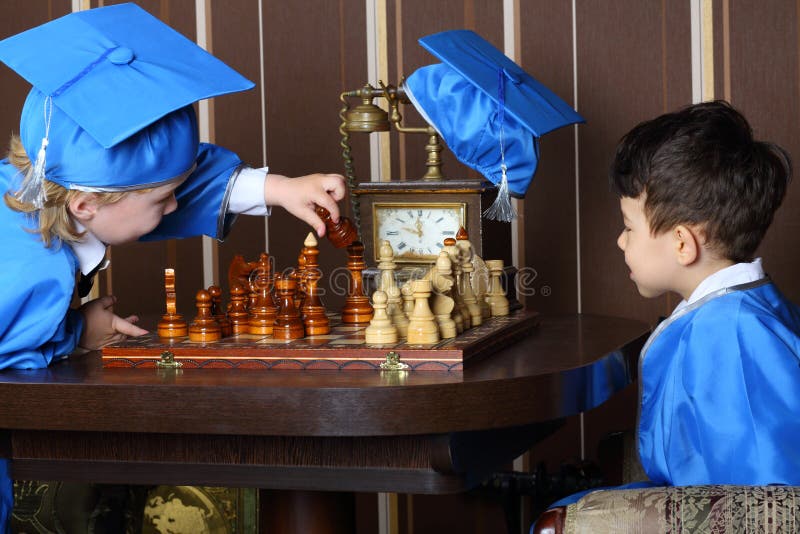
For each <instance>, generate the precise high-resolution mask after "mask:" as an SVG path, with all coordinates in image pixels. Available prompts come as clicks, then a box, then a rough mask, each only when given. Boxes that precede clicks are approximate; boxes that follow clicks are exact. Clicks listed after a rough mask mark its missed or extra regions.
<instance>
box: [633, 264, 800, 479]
mask: <svg viewBox="0 0 800 534" xmlns="http://www.w3.org/2000/svg"><path fill="white" fill-rule="evenodd" d="M798 336H800V308H798V307H797V306H796V305H795V304H793V303H791V302H789V301H788V300H787V299H786V298H785V297H784V296H783V295H782V294H781V293H780V291H778V288H777V287H775V285H774V284H773V283H771V282H770V281H769V279H767V278H764V279H762V280H759V281H757V282H753V283H750V284H744V285H741V286H734V287H730V288H725V289H721V290H718V291H716V292H713V293H711V294H709V295H707V296H706V297H704V298H702V299H700V300H699V301H698V302H695V303H694V304H690V305H689V306H687V307H685V308H684V309H682V310H680V311H678V312H677V313H675V314H673V315H672V316H670V317H669V318H668V319H666V320H665V321H664V322H663V323H661V324H660V325H659V326H658V328H657V329H656V330H655V332H653V335H652V336H651V337H650V339H649V340H648V342H647V344H646V345H645V347H644V348H643V350H642V355H641V358H640V362H639V368H640V404H639V410H640V412H639V424H638V430H639V456H640V459H641V461H642V466H643V467H644V469H645V472H646V473H647V475H648V477H649V478H650V480H651V481H652V482H653V483H654V484H656V485H674V486H686V485H696V484H741V485H765V484H791V485H800V447H798V444H799V443H800V337H798Z"/></svg>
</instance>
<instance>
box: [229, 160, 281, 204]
mask: <svg viewBox="0 0 800 534" xmlns="http://www.w3.org/2000/svg"><path fill="white" fill-rule="evenodd" d="M268 170H269V169H268V168H267V167H262V168H261V169H253V168H252V167H245V168H243V169H242V170H241V171H239V176H237V177H236V182H235V183H234V184H233V191H231V198H230V202H229V203H228V213H237V214H240V215H262V216H263V215H269V214H270V211H271V210H270V208H269V206H267V205H266V202H265V199H264V180H265V179H266V178H267V172H268Z"/></svg>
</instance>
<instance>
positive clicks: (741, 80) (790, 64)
mask: <svg viewBox="0 0 800 534" xmlns="http://www.w3.org/2000/svg"><path fill="white" fill-rule="evenodd" d="M799 23H800V20H799V19H798V5H797V4H796V3H795V2H778V1H770V2H765V3H763V4H760V5H757V6H756V5H749V4H748V3H747V2H731V6H730V21H729V24H730V32H731V36H730V84H731V103H732V104H733V105H734V106H736V107H737V108H738V109H739V110H741V111H742V112H743V113H744V115H745V116H746V117H747V119H748V120H749V121H750V124H751V126H752V127H753V131H754V134H755V137H756V138H758V139H764V140H768V141H772V142H775V143H778V144H779V145H781V146H782V147H784V148H785V149H786V150H788V151H789V153H790V155H791V156H792V157H793V159H794V168H795V172H796V171H797V169H799V168H800V129H798V126H797V125H798V119H800V99H798V96H800V82H798V78H800V68H799V67H798V42H799V41H798V24H799ZM798 235H800V184H798V180H797V179H796V177H795V180H794V181H793V183H791V184H790V185H789V189H788V193H787V196H786V198H785V200H784V203H783V206H782V207H781V208H780V210H778V213H777V215H776V216H775V220H774V222H773V224H772V227H771V228H770V230H769V231H768V232H767V236H766V238H765V239H764V241H763V243H762V246H761V247H760V248H759V251H758V253H759V255H761V256H762V257H763V259H764V269H765V270H766V271H767V272H768V273H769V274H770V276H772V278H773V279H774V280H775V281H776V282H777V284H778V286H779V287H780V288H781V290H782V291H783V292H784V293H785V294H786V295H787V296H788V297H789V298H791V299H792V300H794V301H795V302H800V278H799V277H798V276H797V273H798V265H800V247H798V244H800V239H798Z"/></svg>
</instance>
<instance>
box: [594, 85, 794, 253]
mask: <svg viewBox="0 0 800 534" xmlns="http://www.w3.org/2000/svg"><path fill="white" fill-rule="evenodd" d="M791 174H792V165H791V160H790V158H789V154H788V153H787V152H786V151H785V150H784V149H783V148H781V147H779V146H778V145H775V144H773V143H766V142H762V141H756V140H754V139H753V132H752V129H751V128H750V125H749V124H748V122H747V120H746V119H745V118H744V117H743V116H742V114H741V113H739V112H738V111H736V110H735V109H734V108H733V107H732V106H731V105H730V104H728V103H727V102H724V101H714V102H704V103H701V104H695V105H692V106H688V107H686V108H683V109H681V110H679V111H676V112H673V113H667V114H665V115H661V116H659V117H656V118H655V119H652V120H650V121H646V122H643V123H641V124H639V125H637V126H636V127H635V128H633V129H632V130H631V131H630V132H628V133H627V134H626V135H625V136H624V137H623V138H622V139H621V140H620V142H619V145H618V146H617V152H616V156H615V158H614V162H613V164H612V166H611V172H610V181H611V188H612V190H613V191H614V192H615V193H616V194H617V195H619V196H620V197H631V198H638V197H639V196H640V195H642V194H644V195H646V197H645V204H644V210H645V215H646V216H647V220H648V222H649V224H650V230H651V231H652V232H653V233H654V234H659V233H661V232H665V231H669V230H670V229H672V228H674V227H675V226H677V225H679V224H691V225H698V226H700V227H701V228H702V229H703V231H704V232H705V235H706V239H707V241H708V245H709V246H710V247H712V248H713V249H714V250H715V251H717V252H718V253H719V254H721V255H722V256H723V257H725V258H727V259H730V260H732V261H735V262H741V261H751V260H752V259H753V256H754V254H755V251H756V248H758V245H759V243H761V240H762V239H763V237H764V234H765V233H766V231H767V228H769V225H770V224H771V223H772V217H773V214H774V213H775V211H776V210H777V209H778V207H779V206H780V205H781V202H782V201H783V197H784V195H785V193H786V186H787V184H788V182H789V180H790V178H791Z"/></svg>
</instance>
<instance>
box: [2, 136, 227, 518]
mask: <svg viewBox="0 0 800 534" xmlns="http://www.w3.org/2000/svg"><path fill="white" fill-rule="evenodd" d="M196 164H197V165H196V168H195V171H194V172H193V173H192V174H191V176H189V178H187V180H186V181H185V182H184V183H183V184H182V185H181V186H180V187H179V188H178V189H177V190H176V197H177V200H178V209H177V210H176V211H175V212H173V213H171V214H169V215H167V216H166V217H164V219H163V220H162V222H161V224H160V225H159V226H158V227H157V228H156V229H155V230H154V231H153V232H152V233H151V234H148V235H147V236H145V239H166V238H176V237H190V236H196V235H208V236H211V237H216V238H218V239H222V237H224V235H225V234H226V233H227V230H228V229H229V227H230V224H231V223H232V222H233V218H234V217H235V216H234V215H231V214H228V213H227V206H228V201H229V198H230V193H231V190H232V187H233V182H234V181H235V178H236V176H237V175H238V172H239V170H240V168H241V166H242V162H241V160H240V159H239V157H238V156H236V154H234V153H232V152H230V151H228V150H226V149H224V148H221V147H218V146H215V145H209V144H201V145H200V148H199V150H198V155H197V160H196ZM19 179H20V177H19V173H18V172H17V169H16V168H15V167H14V166H12V165H11V164H10V163H9V162H8V160H2V161H0V194H4V193H5V192H6V191H9V190H10V191H14V190H16V189H17V187H18V184H19ZM36 228H38V219H37V217H36V216H31V215H27V214H23V213H19V212H17V211H14V210H12V209H11V208H9V207H8V206H7V205H6V203H5V202H4V201H1V200H0V229H2V232H3V246H2V247H0V287H2V288H3V290H2V291H0V370H2V369H7V368H17V369H35V368H42V367H47V366H48V365H50V363H52V362H54V361H56V360H59V359H62V358H65V357H67V356H68V355H69V354H70V353H71V352H72V351H73V350H74V349H75V347H76V346H77V344H78V340H79V339H80V336H81V333H82V332H83V317H82V315H81V314H80V312H79V311H77V310H74V309H71V308H70V303H71V302H72V297H73V293H74V290H75V279H76V275H77V273H78V268H79V266H78V260H77V258H76V256H75V253H74V252H73V251H72V247H70V245H69V244H67V243H60V242H56V243H54V244H53V245H52V246H51V247H49V248H46V247H45V246H44V245H43V243H42V241H41V237H40V236H39V234H37V233H35V230H36ZM9 468H10V465H9V463H8V461H7V460H3V459H0V531H2V530H3V529H4V528H5V527H6V526H7V525H8V522H9V520H10V514H11V509H12V506H13V498H12V497H13V493H12V482H11V478H10V474H9Z"/></svg>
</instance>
